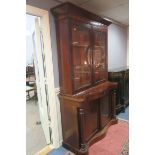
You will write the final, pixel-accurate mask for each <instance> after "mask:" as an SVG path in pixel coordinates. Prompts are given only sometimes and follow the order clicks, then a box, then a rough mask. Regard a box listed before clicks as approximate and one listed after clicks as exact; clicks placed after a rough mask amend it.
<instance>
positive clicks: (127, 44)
mask: <svg viewBox="0 0 155 155" xmlns="http://www.w3.org/2000/svg"><path fill="white" fill-rule="evenodd" d="M127 66H129V26H128V27H127Z"/></svg>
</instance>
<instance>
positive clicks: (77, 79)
mask: <svg viewBox="0 0 155 155" xmlns="http://www.w3.org/2000/svg"><path fill="white" fill-rule="evenodd" d="M90 30H91V29H90V26H89V25H88V24H83V23H76V22H73V23H72V58H73V60H72V61H73V76H74V80H73V85H74V90H79V89H81V88H84V87H88V86H90V85H91V83H92V67H91V66H92V65H91V63H92V60H91V59H92V48H91V46H90V44H91V40H90Z"/></svg>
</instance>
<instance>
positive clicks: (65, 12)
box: [51, 2, 111, 26]
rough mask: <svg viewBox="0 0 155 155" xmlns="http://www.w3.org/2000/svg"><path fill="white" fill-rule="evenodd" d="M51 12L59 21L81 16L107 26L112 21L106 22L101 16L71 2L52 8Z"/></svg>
mask: <svg viewBox="0 0 155 155" xmlns="http://www.w3.org/2000/svg"><path fill="white" fill-rule="evenodd" d="M51 12H52V13H53V15H54V16H55V17H57V19H60V18H64V17H66V16H68V17H73V16H81V17H85V18H86V19H89V20H92V21H96V22H99V23H102V24H104V25H106V26H109V25H110V24H111V22H110V21H108V20H105V19H103V18H101V17H100V16H98V15H96V14H94V13H92V12H89V11H87V10H85V9H83V8H80V7H78V6H76V5H74V4H72V3H70V2H65V3H62V4H60V5H59V6H56V7H54V8H52V9H51Z"/></svg>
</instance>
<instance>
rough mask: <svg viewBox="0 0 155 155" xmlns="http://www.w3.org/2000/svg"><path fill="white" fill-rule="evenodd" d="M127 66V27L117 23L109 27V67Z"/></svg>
mask: <svg viewBox="0 0 155 155" xmlns="http://www.w3.org/2000/svg"><path fill="white" fill-rule="evenodd" d="M124 66H127V28H126V27H123V26H119V25H116V24H111V25H110V26H109V27H108V69H114V68H121V67H124Z"/></svg>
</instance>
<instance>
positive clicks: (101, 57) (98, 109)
mask: <svg viewBox="0 0 155 155" xmlns="http://www.w3.org/2000/svg"><path fill="white" fill-rule="evenodd" d="M51 12H52V14H53V15H54V16H55V22H56V31H57V46H58V61H59V76H60V94H59V99H60V105H61V118H62V130H63V146H64V147H65V148H67V149H69V150H71V151H73V152H74V153H76V155H88V154H89V146H90V145H91V144H93V143H94V142H96V141H97V140H99V139H100V138H101V137H102V138H103V136H105V133H106V131H107V129H108V127H109V126H110V125H112V124H114V123H117V120H116V116H115V114H116V112H115V104H116V91H115V90H116V89H117V83H116V82H109V81H108V70H107V68H108V66H107V64H108V62H107V60H108V57H107V50H108V48H107V45H108V43H107V37H108V36H107V26H108V25H110V22H109V21H106V20H104V19H102V18H101V17H99V16H97V15H95V14H93V13H90V12H88V11H86V10H84V9H82V8H79V7H77V6H75V5H73V4H71V3H68V2H67V3H64V4H61V5H59V6H57V7H55V8H53V9H51Z"/></svg>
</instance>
